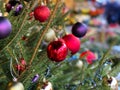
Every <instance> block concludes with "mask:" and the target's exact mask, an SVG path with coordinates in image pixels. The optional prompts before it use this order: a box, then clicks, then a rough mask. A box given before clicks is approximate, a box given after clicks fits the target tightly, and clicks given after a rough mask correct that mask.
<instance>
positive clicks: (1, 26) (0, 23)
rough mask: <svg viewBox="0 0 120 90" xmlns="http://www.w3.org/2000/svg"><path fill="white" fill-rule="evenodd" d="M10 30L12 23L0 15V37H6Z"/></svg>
mask: <svg viewBox="0 0 120 90" xmlns="http://www.w3.org/2000/svg"><path fill="white" fill-rule="evenodd" d="M11 31H12V25H11V23H10V21H9V20H8V19H6V18H5V17H2V16H0V39H3V38H6V37H7V36H9V34H10V33H11Z"/></svg>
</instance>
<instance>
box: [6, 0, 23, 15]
mask: <svg viewBox="0 0 120 90" xmlns="http://www.w3.org/2000/svg"><path fill="white" fill-rule="evenodd" d="M5 7H6V11H7V12H10V11H11V10H14V15H15V16H17V15H19V14H20V12H21V10H22V8H23V5H22V4H21V3H20V1H17V0H10V1H9V2H8V3H7V4H6V6H5Z"/></svg>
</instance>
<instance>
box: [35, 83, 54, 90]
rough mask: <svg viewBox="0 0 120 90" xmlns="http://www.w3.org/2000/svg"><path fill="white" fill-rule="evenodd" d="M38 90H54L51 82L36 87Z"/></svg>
mask: <svg viewBox="0 0 120 90" xmlns="http://www.w3.org/2000/svg"><path fill="white" fill-rule="evenodd" d="M36 90H53V87H52V83H51V82H45V83H42V84H40V83H39V84H38V85H37V87H36Z"/></svg>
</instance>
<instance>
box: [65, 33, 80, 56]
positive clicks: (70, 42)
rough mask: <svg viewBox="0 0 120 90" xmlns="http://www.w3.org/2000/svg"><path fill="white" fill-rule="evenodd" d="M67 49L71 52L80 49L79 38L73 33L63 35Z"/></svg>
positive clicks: (73, 52)
mask: <svg viewBox="0 0 120 90" xmlns="http://www.w3.org/2000/svg"><path fill="white" fill-rule="evenodd" d="M63 40H64V41H65V43H66V45H67V47H68V49H69V50H70V51H71V54H75V53H77V52H78V51H79V49H80V40H79V38H77V37H75V36H74V35H73V34H68V35H65V36H64V37H63Z"/></svg>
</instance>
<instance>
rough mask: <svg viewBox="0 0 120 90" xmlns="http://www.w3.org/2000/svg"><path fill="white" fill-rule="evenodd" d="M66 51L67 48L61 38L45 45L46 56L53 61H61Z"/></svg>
mask: <svg viewBox="0 0 120 90" xmlns="http://www.w3.org/2000/svg"><path fill="white" fill-rule="evenodd" d="M67 53H68V48H67V46H66V44H65V42H64V41H63V40H62V39H60V40H57V41H53V42H51V43H50V44H49V45H48V47H47V55H48V58H50V59H51V60H52V61H55V62H60V61H63V60H64V59H65V58H66V56H67Z"/></svg>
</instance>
